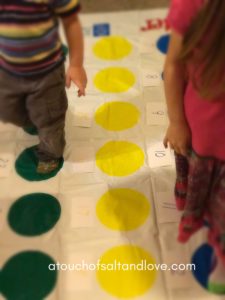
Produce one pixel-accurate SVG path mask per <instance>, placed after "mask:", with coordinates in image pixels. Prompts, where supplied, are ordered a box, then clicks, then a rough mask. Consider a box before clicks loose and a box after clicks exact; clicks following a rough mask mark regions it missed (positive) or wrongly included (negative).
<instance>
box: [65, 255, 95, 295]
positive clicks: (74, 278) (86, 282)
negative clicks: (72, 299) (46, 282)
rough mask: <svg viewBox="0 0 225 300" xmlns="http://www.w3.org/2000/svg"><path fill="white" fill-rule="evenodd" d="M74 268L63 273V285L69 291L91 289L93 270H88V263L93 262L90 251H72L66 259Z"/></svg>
mask: <svg viewBox="0 0 225 300" xmlns="http://www.w3.org/2000/svg"><path fill="white" fill-rule="evenodd" d="M66 263H67V264H69V265H71V268H72V267H73V266H74V269H75V270H72V271H67V272H66V274H65V285H66V289H67V290H69V291H87V290H89V291H90V290H93V282H94V276H95V272H93V271H90V270H88V268H89V265H90V264H95V262H94V259H93V257H92V255H91V254H90V253H84V252H82V253H74V254H73V255H70V256H69V258H68V259H67V261H66Z"/></svg>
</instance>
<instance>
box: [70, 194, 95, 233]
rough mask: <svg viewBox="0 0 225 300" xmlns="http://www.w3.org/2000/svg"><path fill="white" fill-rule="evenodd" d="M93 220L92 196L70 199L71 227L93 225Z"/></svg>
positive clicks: (93, 204)
mask: <svg viewBox="0 0 225 300" xmlns="http://www.w3.org/2000/svg"><path fill="white" fill-rule="evenodd" d="M94 222H95V202H93V198H91V197H84V196H79V197H76V198H74V199H73V200H72V210H71V227H72V228H83V227H87V228H88V227H93V226H94Z"/></svg>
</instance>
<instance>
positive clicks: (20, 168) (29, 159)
mask: <svg viewBox="0 0 225 300" xmlns="http://www.w3.org/2000/svg"><path fill="white" fill-rule="evenodd" d="M36 148H37V146H33V147H30V148H27V149H25V150H24V151H23V152H22V153H21V154H20V156H19V157H18V158H17V160H16V164H15V168H16V172H17V173H18V174H19V175H20V176H21V177H22V178H24V179H26V180H28V181H42V180H47V179H50V178H52V177H54V176H56V175H57V173H58V172H59V171H60V170H61V168H62V166H63V162H64V160H63V158H61V159H60V163H59V167H58V168H57V169H56V170H54V171H52V172H51V173H49V174H39V173H37V166H38V158H37V156H36V155H35V149H36Z"/></svg>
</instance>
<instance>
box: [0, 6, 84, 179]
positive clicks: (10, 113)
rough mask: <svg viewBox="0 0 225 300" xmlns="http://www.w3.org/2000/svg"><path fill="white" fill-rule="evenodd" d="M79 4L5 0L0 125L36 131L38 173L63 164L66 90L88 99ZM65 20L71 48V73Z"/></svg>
mask: <svg viewBox="0 0 225 300" xmlns="http://www.w3.org/2000/svg"><path fill="white" fill-rule="evenodd" d="M79 9H80V4H79V2H78V0H20V1H18V0H7V1H6V0H0V90H1V95H0V121H3V122H9V123H12V124H15V125H17V126H21V127H23V128H26V127H30V126H32V127H36V128H37V131H38V135H39V139H40V144H39V145H38V147H37V151H36V155H37V156H38V160H39V163H38V166H37V172H38V173H42V174H43V173H44V174H46V173H50V172H52V171H53V170H55V169H56V168H57V167H58V165H59V160H60V158H61V157H62V156H63V151H64V147H65V136H64V127H65V115H66V110H67V105H68V104H67V97H66V92H65V85H66V86H67V87H68V88H69V87H70V84H71V81H72V82H74V83H75V84H76V85H77V87H78V89H79V90H78V96H84V95H85V88H86V84H87V77H86V73H85V70H84V68H83V35H82V29H81V25H80V21H79V17H78V15H77V12H78V11H79ZM59 18H61V20H62V24H63V27H64V30H65V34H66V37H67V41H68V45H69V56H70V57H69V58H70V65H69V69H68V71H67V74H65V70H64V60H65V57H64V54H63V50H62V43H61V40H60V37H59V31H58V25H59V24H58V20H59Z"/></svg>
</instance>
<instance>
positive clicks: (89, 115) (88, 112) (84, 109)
mask: <svg viewBox="0 0 225 300" xmlns="http://www.w3.org/2000/svg"><path fill="white" fill-rule="evenodd" d="M84 101H85V100H84ZM95 108H96V103H91V102H83V103H75V105H74V110H73V114H74V121H73V125H74V126H78V127H86V128H88V127H89V128H90V127H92V124H93V118H94V112H95Z"/></svg>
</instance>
